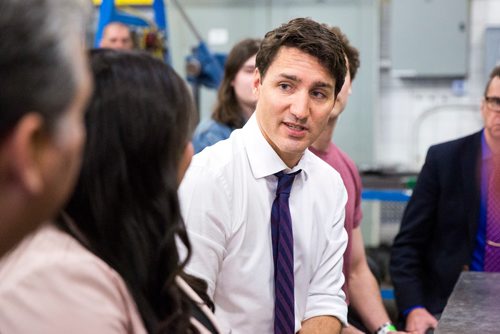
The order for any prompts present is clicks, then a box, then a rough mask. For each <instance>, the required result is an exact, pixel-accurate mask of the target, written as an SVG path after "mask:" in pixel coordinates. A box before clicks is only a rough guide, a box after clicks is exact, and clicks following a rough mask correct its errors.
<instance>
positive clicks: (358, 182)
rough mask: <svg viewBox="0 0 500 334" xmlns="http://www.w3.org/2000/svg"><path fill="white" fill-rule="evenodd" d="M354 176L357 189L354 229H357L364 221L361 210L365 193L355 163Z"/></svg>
mask: <svg viewBox="0 0 500 334" xmlns="http://www.w3.org/2000/svg"><path fill="white" fill-rule="evenodd" d="M352 175H353V179H354V187H355V189H356V200H355V203H354V222H353V228H356V227H359V226H360V225H361V220H362V219H363V211H362V209H361V192H362V191H363V185H362V183H361V176H360V175H359V171H358V168H357V167H356V165H354V163H353V165H352Z"/></svg>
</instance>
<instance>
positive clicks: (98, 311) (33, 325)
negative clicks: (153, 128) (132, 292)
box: [0, 260, 145, 334]
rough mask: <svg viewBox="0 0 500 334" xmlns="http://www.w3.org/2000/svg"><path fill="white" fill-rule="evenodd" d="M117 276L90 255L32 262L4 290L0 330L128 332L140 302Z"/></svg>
mask: <svg viewBox="0 0 500 334" xmlns="http://www.w3.org/2000/svg"><path fill="white" fill-rule="evenodd" d="M117 279H118V277H117V276H114V275H113V274H112V272H111V270H110V269H107V268H103V266H101V265H99V264H97V263H96V262H94V261H91V260H89V261H87V260H83V261H77V262H76V261H70V262H67V261H57V262H56V261H54V263H52V264H46V265H43V266H38V268H31V269H29V270H27V272H26V274H25V275H22V276H21V277H20V279H19V280H17V281H16V282H15V283H14V284H13V285H12V286H11V287H9V289H6V290H4V291H3V292H1V293H0V332H2V333H11V334H17V333H39V334H49V333H50V334H54V333H55V334H59V333H61V334H62V333H73V334H79V333H81V334H84V333H110V334H113V333H117V334H118V333H128V332H130V330H131V328H130V327H131V323H130V319H129V317H128V314H129V311H130V310H129V307H135V306H134V305H130V304H128V302H129V301H128V300H127V299H128V298H127V297H126V296H128V295H127V292H126V291H125V290H124V289H125V287H124V286H123V284H122V286H121V287H120V282H117ZM137 333H145V330H144V331H137Z"/></svg>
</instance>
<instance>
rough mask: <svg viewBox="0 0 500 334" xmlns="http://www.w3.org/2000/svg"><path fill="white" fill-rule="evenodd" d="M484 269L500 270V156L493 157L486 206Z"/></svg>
mask: <svg viewBox="0 0 500 334" xmlns="http://www.w3.org/2000/svg"><path fill="white" fill-rule="evenodd" d="M484 271H487V272H500V157H499V156H496V157H495V158H494V159H493V164H492V168H491V173H490V179H489V182H488V203H487V206H486V249H485V253H484Z"/></svg>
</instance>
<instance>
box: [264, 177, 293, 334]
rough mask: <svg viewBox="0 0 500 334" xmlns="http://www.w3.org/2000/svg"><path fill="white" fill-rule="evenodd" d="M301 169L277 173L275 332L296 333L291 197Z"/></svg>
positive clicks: (273, 227) (273, 213) (273, 223)
mask: <svg viewBox="0 0 500 334" xmlns="http://www.w3.org/2000/svg"><path fill="white" fill-rule="evenodd" d="M298 173H300V170H299V171H297V172H295V173H291V174H285V173H283V172H279V173H276V174H274V175H276V176H277V177H278V187H277V189H276V198H275V199H274V202H273V206H272V210H271V237H272V244H273V261H274V333H275V334H293V333H294V332H295V305H294V303H295V299H294V274H293V263H294V262H293V230H292V218H291V216H290V207H289V205H288V199H289V197H290V191H291V189H292V184H293V180H294V178H295V175H297V174H298Z"/></svg>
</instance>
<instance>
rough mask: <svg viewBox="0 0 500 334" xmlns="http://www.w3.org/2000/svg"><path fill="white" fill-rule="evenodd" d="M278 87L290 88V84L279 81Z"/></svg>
mask: <svg viewBox="0 0 500 334" xmlns="http://www.w3.org/2000/svg"><path fill="white" fill-rule="evenodd" d="M279 87H280V88H281V89H282V90H288V89H290V88H291V86H290V85H289V84H287V83H280V84H279Z"/></svg>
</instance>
